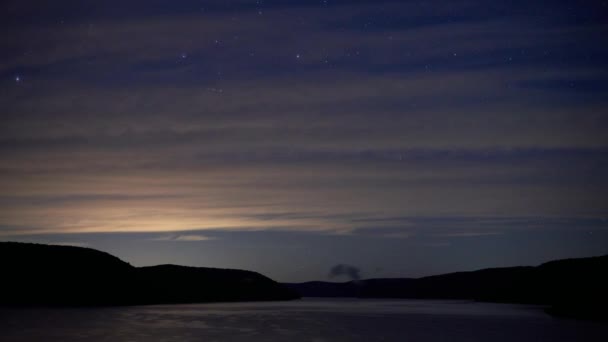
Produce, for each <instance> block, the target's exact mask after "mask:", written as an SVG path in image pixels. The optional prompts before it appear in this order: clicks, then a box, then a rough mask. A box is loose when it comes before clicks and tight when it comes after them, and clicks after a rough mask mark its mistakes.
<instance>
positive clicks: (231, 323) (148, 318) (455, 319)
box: [0, 299, 608, 342]
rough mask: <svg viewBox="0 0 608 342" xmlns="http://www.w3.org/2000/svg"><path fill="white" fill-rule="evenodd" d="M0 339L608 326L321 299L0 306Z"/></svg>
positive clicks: (376, 335) (569, 337) (518, 336)
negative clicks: (86, 306)
mask: <svg viewBox="0 0 608 342" xmlns="http://www.w3.org/2000/svg"><path fill="white" fill-rule="evenodd" d="M0 341H6V342H8V341H62V342H63V341H65V342H69V341H111V342H122V341H125V342H128V341H209V342H211V341H308V342H322V341H430V342H436V341H453V342H459V341H484V342H499V341H515V342H526V341H535V342H541V341H585V342H593V341H603V342H604V341H608V326H607V325H604V324H602V323H597V322H586V321H576V320H568V319H557V318H552V317H550V316H548V315H546V314H544V313H543V311H542V309H541V308H539V307H532V306H523V305H506V304H486V303H472V302H462V301H410V300H333V299H331V300H325V299H306V300H301V301H293V302H275V303H238V304H202V305H163V306H141V307H125V308H101V309H100V308H96V309H93V308H91V309H0Z"/></svg>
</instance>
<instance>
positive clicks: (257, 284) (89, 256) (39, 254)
mask: <svg viewBox="0 0 608 342" xmlns="http://www.w3.org/2000/svg"><path fill="white" fill-rule="evenodd" d="M0 275H1V277H2V282H0V304H4V305H132V304H161V303H195V302H215V301H253V300H289V299H295V298H299V297H298V296H297V295H296V294H295V293H294V292H293V291H291V290H289V289H287V288H286V287H285V286H283V285H281V284H279V283H277V282H275V281H273V280H271V279H269V278H267V277H265V276H263V275H261V274H259V273H255V272H250V271H241V270H227V269H215V268H198V267H183V266H174V265H163V266H153V267H142V268H136V267H133V266H131V265H129V264H128V263H126V262H124V261H122V260H120V259H118V258H116V257H114V256H112V255H110V254H108V253H104V252H100V251H97V250H94V249H90V248H82V247H68V246H49V245H40V244H26V243H15V242H0Z"/></svg>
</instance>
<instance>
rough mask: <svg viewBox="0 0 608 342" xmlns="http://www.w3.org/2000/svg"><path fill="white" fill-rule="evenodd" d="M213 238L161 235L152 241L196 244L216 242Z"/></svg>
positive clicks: (192, 235)
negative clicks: (199, 242)
mask: <svg viewBox="0 0 608 342" xmlns="http://www.w3.org/2000/svg"><path fill="white" fill-rule="evenodd" d="M216 239H217V238H215V237H210V236H205V235H198V234H196V235H194V234H191V235H163V236H160V237H157V238H153V239H152V240H154V241H185V242H196V241H209V240H216Z"/></svg>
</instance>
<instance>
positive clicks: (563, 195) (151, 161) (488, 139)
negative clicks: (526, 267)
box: [0, 0, 608, 281]
mask: <svg viewBox="0 0 608 342" xmlns="http://www.w3.org/2000/svg"><path fill="white" fill-rule="evenodd" d="M0 27H1V30H0V120H1V121H0V123H1V125H0V240H11V241H26V242H41V243H60V244H72V245H80V246H88V247H92V248H96V249H101V250H104V251H107V252H110V253H112V254H114V255H116V256H118V257H120V258H122V259H123V260H125V261H127V262H130V263H132V264H134V265H137V266H142V265H152V264H164V263H176V264H183V265H191V266H213V267H229V268H243V269H250V270H254V271H259V272H262V273H264V274H266V275H268V276H270V277H272V278H274V279H277V280H279V281H306V280H315V279H319V280H325V279H328V278H329V276H330V270H331V269H332V267H334V266H335V265H339V264H346V265H352V266H354V267H356V268H357V269H356V271H357V272H358V273H359V272H360V275H361V277H364V278H372V277H397V276H402V277H410V276H423V275H430V274H435V273H441V272H449V271H460V270H473V269H477V268H482V267H491V266H507V265H518V264H537V263H540V262H544V261H548V260H551V259H558V258H565V257H582V256H591V255H599V254H606V253H608V195H607V194H608V176H607V175H608V133H607V131H608V1H529V0H526V1H523V0H511V1H504V2H498V1H481V0H468V1H451V0H427V1H406V0H402V1H379V0H374V1H371V0H369V1H364V0H360V1H355V0H351V1H347V0H341V1H340V0H327V1H312V0H311V1H286V0H284V1H277V0H265V1H261V0H260V1H245V0H234V1H229V0H208V1H200V0H199V1H192V0H186V1H174V0H145V1H144V0H137V1H126V0H121V1H115V0H105V1H92V0H91V1H81V0H78V1H77V0H72V1H47V0H45V1H41V0H38V1H23V0H20V1H16V0H8V1H7V0H2V1H0ZM353 270H354V269H353ZM331 279H333V280H346V279H347V277H342V276H340V275H338V276H337V277H332V278H331Z"/></svg>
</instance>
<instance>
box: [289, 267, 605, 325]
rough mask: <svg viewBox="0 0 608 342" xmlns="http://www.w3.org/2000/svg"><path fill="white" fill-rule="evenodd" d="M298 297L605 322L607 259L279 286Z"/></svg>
mask: <svg viewBox="0 0 608 342" xmlns="http://www.w3.org/2000/svg"><path fill="white" fill-rule="evenodd" d="M285 285H286V286H288V287H289V288H291V289H293V290H294V291H296V292H298V293H299V294H300V295H301V296H303V297H358V298H412V299H416V298H417V299H470V300H478V301H489V302H503V303H527V304H544V305H550V306H551V308H550V309H549V311H550V312H551V313H553V314H560V315H568V316H575V317H594V318H607V317H608V314H607V312H608V311H606V308H607V307H608V255H606V256H601V257H592V258H581V259H566V260H557V261H551V262H548V263H545V264H542V265H540V266H537V267H530V266H525V267H507V268H490V269H484V270H479V271H473V272H458V273H449V274H442V275H436V276H430V277H424V278H417V279H413V278H394V279H367V280H360V281H350V282H345V283H334V282H319V281H316V282H307V283H299V284H285Z"/></svg>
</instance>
